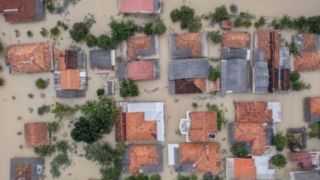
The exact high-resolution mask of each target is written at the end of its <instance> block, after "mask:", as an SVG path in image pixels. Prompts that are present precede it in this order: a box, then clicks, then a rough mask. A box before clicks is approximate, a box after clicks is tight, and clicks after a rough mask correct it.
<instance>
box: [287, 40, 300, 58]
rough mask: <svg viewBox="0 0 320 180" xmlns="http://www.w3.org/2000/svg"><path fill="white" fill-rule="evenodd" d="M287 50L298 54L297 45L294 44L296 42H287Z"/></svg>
mask: <svg viewBox="0 0 320 180" xmlns="http://www.w3.org/2000/svg"><path fill="white" fill-rule="evenodd" d="M289 51H290V53H291V54H293V55H298V54H299V50H298V47H297V46H296V43H295V42H294V41H291V43H290V44H289Z"/></svg>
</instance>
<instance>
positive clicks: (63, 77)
mask: <svg viewBox="0 0 320 180" xmlns="http://www.w3.org/2000/svg"><path fill="white" fill-rule="evenodd" d="M60 88H61V89H62V90H79V89H80V71H79V70H77V69H68V70H63V71H60Z"/></svg>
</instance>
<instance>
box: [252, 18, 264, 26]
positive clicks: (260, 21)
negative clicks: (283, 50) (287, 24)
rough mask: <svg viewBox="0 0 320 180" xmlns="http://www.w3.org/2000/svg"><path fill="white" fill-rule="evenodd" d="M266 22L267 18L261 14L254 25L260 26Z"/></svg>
mask: <svg viewBox="0 0 320 180" xmlns="http://www.w3.org/2000/svg"><path fill="white" fill-rule="evenodd" d="M265 24H266V18H265V17H263V16H260V17H259V19H258V20H257V21H256V22H255V23H254V27H256V28H259V27H262V26H264V25H265Z"/></svg>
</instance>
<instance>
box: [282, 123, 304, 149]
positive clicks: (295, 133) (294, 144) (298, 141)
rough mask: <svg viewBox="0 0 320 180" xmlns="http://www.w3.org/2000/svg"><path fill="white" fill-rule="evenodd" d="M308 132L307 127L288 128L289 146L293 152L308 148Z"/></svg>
mask: <svg viewBox="0 0 320 180" xmlns="http://www.w3.org/2000/svg"><path fill="white" fill-rule="evenodd" d="M307 136H308V132H307V128H305V127H301V128H288V130H287V138H288V147H289V149H290V150H291V152H301V151H303V150H304V149H305V148H307V140H308V139H307V138H308V137H307Z"/></svg>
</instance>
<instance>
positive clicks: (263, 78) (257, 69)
mask: <svg viewBox="0 0 320 180" xmlns="http://www.w3.org/2000/svg"><path fill="white" fill-rule="evenodd" d="M253 64H254V66H253V83H254V84H253V92H258V93H268V87H269V68H268V63H267V62H265V60H264V54H263V51H261V50H260V49H256V50H255V51H254V55H253Z"/></svg>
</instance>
